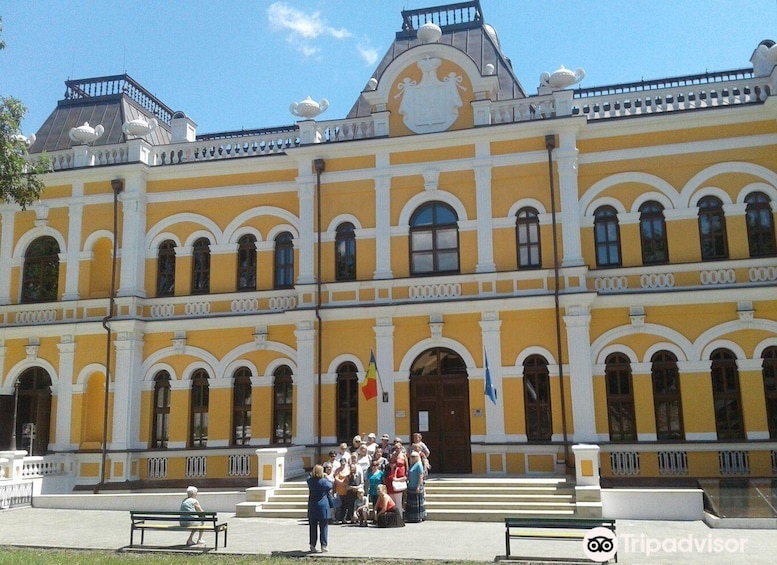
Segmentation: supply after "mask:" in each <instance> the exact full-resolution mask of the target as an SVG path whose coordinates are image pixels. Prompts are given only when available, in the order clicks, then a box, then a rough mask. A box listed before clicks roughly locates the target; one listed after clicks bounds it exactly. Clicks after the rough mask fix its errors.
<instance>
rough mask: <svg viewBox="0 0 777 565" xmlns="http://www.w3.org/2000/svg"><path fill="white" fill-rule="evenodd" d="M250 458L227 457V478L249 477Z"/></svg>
mask: <svg viewBox="0 0 777 565" xmlns="http://www.w3.org/2000/svg"><path fill="white" fill-rule="evenodd" d="M251 459H252V458H251V456H250V455H246V454H240V455H230V456H229V470H228V472H229V476H230V477H248V476H250V475H251Z"/></svg>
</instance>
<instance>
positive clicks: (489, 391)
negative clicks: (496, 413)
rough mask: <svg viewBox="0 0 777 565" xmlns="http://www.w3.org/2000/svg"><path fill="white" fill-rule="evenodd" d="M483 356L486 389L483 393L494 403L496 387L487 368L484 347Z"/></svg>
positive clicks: (486, 355)
mask: <svg viewBox="0 0 777 565" xmlns="http://www.w3.org/2000/svg"><path fill="white" fill-rule="evenodd" d="M483 357H484V358H485V360H486V389H485V390H484V391H483V394H485V395H486V396H487V397H489V398H490V399H491V402H493V403H494V404H496V389H495V388H494V383H492V382H491V369H489V368H488V354H487V353H486V350H485V349H484V350H483Z"/></svg>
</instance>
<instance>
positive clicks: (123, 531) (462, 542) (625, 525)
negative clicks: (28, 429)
mask: <svg viewBox="0 0 777 565" xmlns="http://www.w3.org/2000/svg"><path fill="white" fill-rule="evenodd" d="M219 518H220V520H221V521H228V522H229V538H228V545H227V548H226V549H222V548H219V550H218V553H222V552H224V553H237V554H265V555H269V554H283V555H299V556H302V555H305V554H306V553H305V551H306V550H307V548H308V526H307V523H305V522H304V521H299V520H294V519H278V518H276V519H271V518H237V517H235V516H234V514H230V513H223V514H219ZM129 526H130V521H129V512H125V511H103V510H51V509H43V508H17V509H12V510H6V511H0V546H2V545H12V546H34V547H58V548H84V549H108V550H120V549H122V548H126V547H127V546H128V545H129V530H130V528H129ZM617 527H618V543H619V547H620V551H619V554H618V557H619V562H620V563H625V564H630V563H635V564H642V563H650V564H651V565H652V564H663V563H666V564H669V563H672V564H675V563H691V564H698V565H717V564H720V565H731V564H732V563H747V564H748V565H759V564H763V565H766V564H769V565H771V564H773V563H775V559H777V558H776V557H775V556H777V531H776V530H733V529H710V528H708V527H707V526H706V525H705V524H704V523H703V522H658V521H642V520H639V521H637V520H618V522H617ZM139 539H140V538H139V535H138V534H137V533H136V537H135V541H136V543H137V542H138V541H139ZM185 539H186V534H185V533H183V532H153V531H152V532H146V544H147V545H149V546H151V547H162V548H165V549H167V550H170V549H181V550H184V551H194V550H191V549H189V550H186V549H185V548H184V547H183V546H181V545H175V544H177V543H183V542H184V541H185ZM392 539H394V540H397V542H398V543H389V542H390V540H392ZM204 540H205V541H206V543H207V545H208V548H209V550H211V551H212V548H213V534H205V537H204ZM329 550H330V551H329V553H328V554H327V555H328V556H330V557H350V558H365V557H373V558H398V559H408V560H409V559H442V560H472V561H483V562H493V561H494V560H495V559H500V557H501V556H504V553H505V547H504V525H503V524H502V523H498V522H438V521H430V522H424V523H422V524H408V525H407V526H405V527H404V528H401V529H380V528H375V527H369V528H359V527H355V526H330V528H329ZM512 553H513V554H514V555H531V556H534V557H548V558H564V557H566V558H569V559H570V561H573V560H575V559H579V558H580V557H581V556H582V555H583V547H582V542H577V541H553V542H536V541H520V540H518V541H515V540H514V541H513V550H512Z"/></svg>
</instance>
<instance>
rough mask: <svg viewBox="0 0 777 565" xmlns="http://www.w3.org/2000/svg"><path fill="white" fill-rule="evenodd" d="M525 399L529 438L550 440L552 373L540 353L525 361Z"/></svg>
mask: <svg viewBox="0 0 777 565" xmlns="http://www.w3.org/2000/svg"><path fill="white" fill-rule="evenodd" d="M523 399H524V406H525V409H526V437H527V439H528V440H529V441H550V439H551V436H552V435H553V423H552V415H551V410H550V374H549V373H548V362H547V361H546V360H545V358H544V357H542V356H540V355H531V356H529V357H528V358H527V359H526V360H525V361H524V362H523Z"/></svg>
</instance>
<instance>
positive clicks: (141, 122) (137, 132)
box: [121, 118, 159, 137]
mask: <svg viewBox="0 0 777 565" xmlns="http://www.w3.org/2000/svg"><path fill="white" fill-rule="evenodd" d="M157 125H159V122H157V120H156V118H151V120H150V121H146V120H145V119H143V118H135V119H133V120H127V121H126V122H124V124H123V125H122V126H121V131H123V132H124V134H125V135H134V136H135V137H143V136H145V135H148V134H149V133H151V132H152V131H154V130H155V129H156V127H157Z"/></svg>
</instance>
